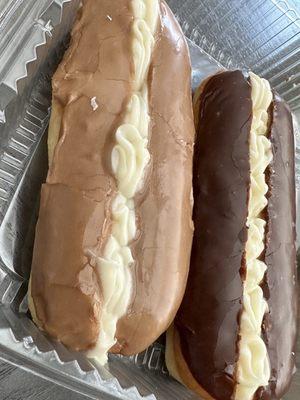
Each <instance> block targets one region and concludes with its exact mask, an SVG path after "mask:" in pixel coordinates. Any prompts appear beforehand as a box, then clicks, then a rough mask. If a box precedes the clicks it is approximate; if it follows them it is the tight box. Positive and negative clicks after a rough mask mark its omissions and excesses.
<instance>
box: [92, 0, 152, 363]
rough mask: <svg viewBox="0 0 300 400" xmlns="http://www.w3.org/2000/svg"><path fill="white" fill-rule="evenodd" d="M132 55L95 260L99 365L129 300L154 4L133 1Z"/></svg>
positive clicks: (144, 154)
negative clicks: (103, 235)
mask: <svg viewBox="0 0 300 400" xmlns="http://www.w3.org/2000/svg"><path fill="white" fill-rule="evenodd" d="M131 5H132V10H133V16H134V21H133V25H132V35H133V39H132V54H133V62H134V67H135V72H134V77H133V88H134V93H133V95H132V97H131V99H130V101H129V103H128V105H127V109H126V114H125V117H124V121H123V124H122V125H121V126H119V128H118V129H117V131H116V145H115V146H114V148H113V150H112V154H111V163H112V169H113V172H114V174H115V177H116V181H117V190H118V193H117V195H116V197H115V199H114V201H113V203H112V232H111V236H110V237H109V239H108V241H107V243H106V245H105V249H104V252H103V256H102V257H95V255H94V254H93V253H92V251H90V256H92V257H93V258H94V260H95V262H96V265H97V270H98V274H99V277H100V281H101V284H102V294H103V304H102V310H101V316H100V335H99V338H98V341H97V344H96V346H95V348H94V349H93V350H91V351H89V353H88V356H89V357H92V358H96V359H97V361H98V362H99V363H101V364H105V362H106V361H107V352H108V351H109V349H110V348H111V347H112V346H113V345H114V344H115V342H116V339H115V333H116V327H117V322H118V320H119V319H120V318H121V317H122V316H123V315H124V314H125V312H126V310H127V308H128V306H129V303H130V298H131V290H132V278H131V273H130V266H131V264H132V263H133V262H134V260H133V257H132V253H131V249H130V242H131V241H132V240H133V239H134V237H135V235H136V215H135V209H134V200H133V198H134V195H135V194H136V192H137V191H138V190H139V189H140V188H141V186H142V185H143V177H144V172H145V167H146V166H147V164H148V163H149V160H150V154H149V151H148V149H147V147H148V134H149V123H150V117H149V111H148V110H149V104H148V91H147V78H148V70H149V66H150V60H151V54H152V50H153V46H154V34H155V30H156V25H157V20H158V15H159V4H158V0H132V3H131Z"/></svg>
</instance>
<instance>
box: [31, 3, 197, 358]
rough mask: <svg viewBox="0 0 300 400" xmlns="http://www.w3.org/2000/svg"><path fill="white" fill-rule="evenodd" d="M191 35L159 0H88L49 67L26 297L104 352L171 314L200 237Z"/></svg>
mask: <svg viewBox="0 0 300 400" xmlns="http://www.w3.org/2000/svg"><path fill="white" fill-rule="evenodd" d="M190 81H191V67H190V59H189V53H188V48H187V44H186V41H185V38H184V35H183V33H182V31H181V29H180V27H179V25H178V23H177V22H176V20H175V17H174V16H173V14H172V13H171V11H170V9H169V8H168V6H167V5H166V4H165V3H164V2H163V1H160V0H86V1H83V6H82V8H81V9H80V11H79V15H78V18H77V21H76V23H75V25H74V28H73V30H72V37H71V44H70V47H69V49H68V51H67V52H66V54H65V56H64V58H63V60H62V62H61V64H60V65H59V67H58V69H57V71H56V73H55V75H54V77H53V81H52V86H53V100H52V113H51V121H50V127H49V140H48V146H49V171H48V176H47V180H46V183H45V184H44V185H43V187H42V191H41V204H40V211H39V219H38V223H37V227H36V237H35V245H34V254H33V262H32V273H31V281H30V293H29V304H30V311H31V314H32V316H33V319H34V321H35V322H36V324H37V325H38V326H39V327H40V328H41V329H42V330H44V331H46V332H47V333H48V334H50V335H51V336H52V337H54V338H56V339H58V340H59V341H61V342H62V343H64V344H65V345H66V346H68V347H69V348H71V349H74V350H83V351H87V352H88V353H87V354H88V356H90V357H95V358H97V359H98V361H99V362H101V363H105V362H106V359H107V352H117V353H121V354H125V355H130V354H135V353H138V352H140V351H142V350H144V349H145V348H146V347H147V346H149V345H150V344H151V343H152V342H153V341H155V339H156V338H157V337H158V336H159V335H160V334H161V333H162V332H164V331H165V330H166V329H167V327H168V326H169V325H170V323H171V321H172V320H173V319H174V317H175V314H176V312H177V310H178V307H179V305H180V302H181V300H182V297H183V293H184V289H185V285H186V280H187V274H188V266H189V258H190V249H191V244H192V234H193V224H192V204H191V191H192V156H193V141H194V130H195V128H194V122H193V110H192V100H191V82H190Z"/></svg>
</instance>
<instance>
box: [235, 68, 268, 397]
mask: <svg viewBox="0 0 300 400" xmlns="http://www.w3.org/2000/svg"><path fill="white" fill-rule="evenodd" d="M250 81H251V87H252V91H251V98H252V107H253V120H252V125H251V131H250V193H249V205H248V218H247V226H248V240H247V243H246V278H245V282H244V292H243V305H244V309H243V312H242V315H241V325H240V342H239V360H238V365H237V380H238V384H237V387H236V393H235V399H236V400H252V399H253V396H254V394H255V392H256V391H257V389H258V388H259V387H261V386H266V385H268V382H269V379H270V364H269V358H268V352H267V348H266V345H265V342H264V341H263V339H262V337H261V329H262V323H263V318H264V315H265V313H266V312H267V311H268V305H267V302H266V300H265V299H264V295H263V291H262V288H261V287H260V284H261V282H262V280H263V277H264V274H265V271H266V269H267V266H266V264H265V263H264V262H262V261H260V260H259V257H260V255H261V253H262V252H263V250H264V238H265V226H266V221H265V220H264V219H263V216H262V211H263V210H264V208H265V207H266V205H267V198H266V194H267V191H268V185H267V183H266V179H265V170H266V168H267V166H268V165H269V164H270V162H271V161H272V148H271V142H270V140H269V139H268V138H267V137H266V135H267V129H268V108H269V106H270V104H271V101H272V97H273V96H272V91H271V88H270V85H269V82H268V81H266V80H265V79H262V78H259V77H258V76H256V75H255V74H253V73H250Z"/></svg>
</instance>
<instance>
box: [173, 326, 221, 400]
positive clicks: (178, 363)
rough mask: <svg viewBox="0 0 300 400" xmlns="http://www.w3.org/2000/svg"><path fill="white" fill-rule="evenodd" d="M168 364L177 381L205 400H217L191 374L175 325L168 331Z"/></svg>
mask: <svg viewBox="0 0 300 400" xmlns="http://www.w3.org/2000/svg"><path fill="white" fill-rule="evenodd" d="M166 364H167V368H168V371H169V373H170V375H171V376H172V377H173V378H175V379H176V380H177V381H179V382H181V383H182V384H183V385H185V386H186V387H187V388H189V389H191V390H192V391H193V392H195V393H197V394H198V395H199V396H200V397H201V398H202V399H203V400H215V399H214V398H213V397H211V396H210V395H209V394H208V393H207V392H206V391H205V390H204V389H203V388H202V386H200V385H199V383H198V382H197V381H196V379H195V378H194V377H193V375H192V373H191V372H190V370H189V367H188V365H187V363H186V361H185V359H184V357H183V354H182V352H181V346H180V338H179V334H178V332H177V330H176V328H175V327H174V325H171V327H170V328H169V329H168V331H167V341H166Z"/></svg>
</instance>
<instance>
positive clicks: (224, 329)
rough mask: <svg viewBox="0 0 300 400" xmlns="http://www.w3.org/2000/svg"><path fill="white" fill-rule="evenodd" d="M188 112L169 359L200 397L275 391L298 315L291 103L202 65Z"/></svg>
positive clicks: (255, 83)
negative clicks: (191, 149)
mask: <svg viewBox="0 0 300 400" xmlns="http://www.w3.org/2000/svg"><path fill="white" fill-rule="evenodd" d="M194 112H195V121H196V144H195V155H194V177H193V188H194V199H195V205H194V211H193V219H194V224H195V234H194V239H193V246H192V254H191V265H190V274H189V279H188V284H187V290H186V293H185V296H184V299H183V303H182V305H181V307H180V309H179V312H178V314H177V316H176V318H175V322H174V325H173V327H172V328H171V329H170V330H169V332H168V335H167V365H168V368H169V370H170V372H171V374H172V375H173V376H174V377H175V378H177V379H178V380H180V381H181V382H183V383H184V384H185V385H186V386H188V387H190V388H191V389H193V390H194V391H195V392H197V393H198V394H199V395H200V396H201V397H202V398H204V399H210V400H211V399H215V400H258V399H262V400H269V399H281V398H282V396H283V395H284V393H285V392H286V391H287V389H288V387H289V384H290V381H291V377H292V374H293V371H294V367H295V352H294V351H295V338H296V324H297V293H296V292H297V291H296V248H295V171H294V137H293V127H292V118H291V113H290V111H289V109H288V107H287V105H286V104H285V102H284V101H283V100H282V99H281V98H280V97H279V96H278V95H277V94H275V93H274V92H272V90H271V88H270V85H269V83H268V81H266V80H265V79H262V78H259V77H258V76H256V75H255V74H253V73H251V72H250V73H249V74H247V73H244V72H242V71H238V70H237V71H226V72H221V73H218V74H215V75H213V76H211V77H209V78H208V79H207V80H206V81H205V82H204V83H203V84H202V85H201V86H200V88H199V89H198V90H197V92H196V95H195V101H194Z"/></svg>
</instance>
